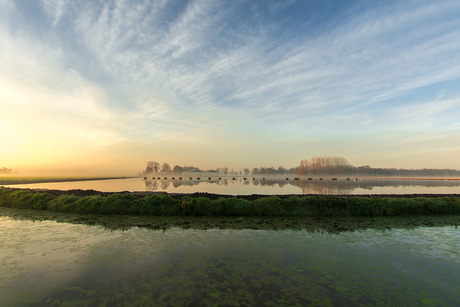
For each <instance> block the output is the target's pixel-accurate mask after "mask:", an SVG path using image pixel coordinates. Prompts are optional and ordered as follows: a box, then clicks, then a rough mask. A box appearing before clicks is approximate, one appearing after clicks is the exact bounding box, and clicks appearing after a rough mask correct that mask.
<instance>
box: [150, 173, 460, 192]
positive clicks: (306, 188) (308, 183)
mask: <svg viewBox="0 0 460 307" xmlns="http://www.w3.org/2000/svg"><path fill="white" fill-rule="evenodd" d="M202 182H206V183H208V184H217V185H221V186H228V185H234V184H241V182H242V183H243V185H245V186H249V185H251V184H252V185H254V187H255V191H254V193H257V187H265V186H278V187H279V188H283V187H285V186H286V185H294V186H296V187H298V188H299V189H300V190H301V191H302V192H301V193H302V194H324V195H327V194H333V195H346V194H351V193H352V192H353V191H354V190H355V189H358V188H359V189H365V190H372V189H373V188H375V187H395V188H398V187H410V186H421V187H458V186H460V181H459V180H450V181H445V180H407V179H401V180H394V179H391V180H388V179H362V180H359V181H353V180H345V179H344V178H339V179H338V180H331V178H324V180H318V179H312V180H308V179H307V178H301V179H300V180H291V179H290V180H286V178H285V177H284V178H265V179H263V177H257V176H256V177H255V179H254V180H253V179H252V178H248V179H247V180H244V179H239V180H232V179H227V178H222V179H221V180H177V179H176V180H158V179H154V180H150V179H148V180H145V189H146V190H148V191H156V190H166V189H168V188H169V187H170V186H171V184H172V185H173V187H174V188H178V187H180V186H195V185H198V184H200V183H202Z"/></svg>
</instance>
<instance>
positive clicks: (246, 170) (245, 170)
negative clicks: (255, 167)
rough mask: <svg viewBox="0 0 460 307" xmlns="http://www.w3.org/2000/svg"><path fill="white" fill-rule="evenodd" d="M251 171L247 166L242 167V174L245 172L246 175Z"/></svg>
mask: <svg viewBox="0 0 460 307" xmlns="http://www.w3.org/2000/svg"><path fill="white" fill-rule="evenodd" d="M250 172H251V171H250V170H249V168H244V169H243V174H245V175H246V176H247V175H249V173H250Z"/></svg>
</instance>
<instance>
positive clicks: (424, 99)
mask: <svg viewBox="0 0 460 307" xmlns="http://www.w3.org/2000/svg"><path fill="white" fill-rule="evenodd" d="M0 12H1V13H0V46H1V47H0V109H1V112H0V133H1V135H2V137H1V138H0V155H1V156H2V158H3V161H2V163H5V164H6V165H5V166H7V167H12V168H19V169H20V168H21V167H22V168H24V169H27V168H29V169H30V168H33V167H35V168H45V167H46V168H55V169H68V170H72V169H81V170H93V172H94V171H97V172H102V171H106V172H107V171H110V172H126V171H128V170H129V171H131V172H138V171H140V170H142V168H144V165H145V162H146V161H148V160H159V161H167V162H170V163H173V164H181V165H183V164H188V165H191V164H197V165H198V166H199V167H202V168H215V167H218V166H220V164H222V163H223V164H225V165H227V166H230V167H255V166H262V165H267V166H270V165H271V164H275V167H276V166H278V165H284V166H286V167H292V166H295V165H297V164H298V162H299V160H300V159H304V158H310V157H313V156H325V155H341V156H345V157H347V158H348V159H349V160H350V162H351V163H352V164H354V165H365V164H369V165H371V166H375V167H407V168H424V167H428V168H459V169H460V164H458V163H459V162H458V159H454V157H456V156H457V155H458V154H459V152H460V148H459V147H458V146H459V145H458V144H460V130H459V129H460V126H459V124H460V122H459V121H458V114H460V91H459V88H460V86H459V85H460V84H459V78H460V54H459V52H458V50H460V41H459V40H458V37H460V30H459V29H460V18H458V16H459V15H460V3H459V2H458V1H449V0H442V1H437V2H436V3H434V2H432V1H419V2H416V3H414V2H412V1H380V2H375V1H374V2H372V3H371V4H369V3H367V2H363V1H347V2H346V4H345V2H344V3H343V5H342V4H339V3H338V2H330V1H326V2H324V1H322V2H318V1H262V2H257V3H253V2H246V1H243V2H236V1H232V2H229V3H227V2H225V3H223V2H219V1H217V2H216V1H208V0H197V1H191V2H183V1H168V2H162V1H145V2H144V1H106V2H104V4H100V3H93V2H92V1H74V2H66V1H61V0H43V1H12V0H2V1H0ZM0 167H2V165H0Z"/></svg>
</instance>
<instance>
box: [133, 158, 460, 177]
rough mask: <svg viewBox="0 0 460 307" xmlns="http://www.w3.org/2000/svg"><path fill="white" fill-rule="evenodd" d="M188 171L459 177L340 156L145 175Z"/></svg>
mask: <svg viewBox="0 0 460 307" xmlns="http://www.w3.org/2000/svg"><path fill="white" fill-rule="evenodd" d="M187 172H207V173H216V174H220V175H229V176H231V175H235V176H238V175H246V176H248V175H253V176H257V175H283V174H290V175H296V176H299V177H314V176H356V177H358V176H360V177H460V171H459V170H455V169H428V168H424V169H400V168H399V169H398V168H372V167H370V166H369V165H364V166H353V165H352V164H351V163H350V162H349V161H348V160H347V159H346V158H344V157H339V156H329V157H313V158H311V159H304V160H301V161H300V165H298V166H296V167H292V168H285V167H283V166H279V167H278V168H274V167H254V168H253V169H252V170H251V169H249V168H242V169H239V170H235V169H229V168H228V167H218V168H216V169H208V170H201V169H200V168H198V167H196V166H179V165H175V166H174V167H171V166H170V165H169V164H168V163H166V162H164V163H158V162H155V161H149V162H147V166H146V168H145V170H144V171H143V172H142V174H143V175H149V174H167V175H169V174H184V173H187Z"/></svg>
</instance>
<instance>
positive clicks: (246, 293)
mask: <svg viewBox="0 0 460 307" xmlns="http://www.w3.org/2000/svg"><path fill="white" fill-rule="evenodd" d="M458 224H459V219H458V217H424V218H419V217H412V218H391V219H388V218H380V219H371V218H367V219H336V218H334V219H327V218H323V219H295V218H294V219H280V218H278V219H277V218H226V219H218V218H217V219H207V218H180V219H179V218H161V217H117V216H108V217H107V216H105V217H104V216H94V215H66V214H59V213H51V212H41V211H29V210H14V209H8V208H0V232H1V233H2V236H0V249H1V253H0V263H1V266H0V275H1V276H2V279H1V280H0V297H1V298H2V302H3V303H2V304H4V305H6V306H36V305H53V304H56V305H58V304H64V303H71V304H74V305H77V304H78V305H91V306H93V305H97V304H101V305H103V304H105V305H107V306H110V305H112V306H113V305H116V304H121V305H123V304H124V303H129V304H132V305H142V304H147V305H155V306H162V305H163V306H165V305H176V306H177V305H190V306H196V305H203V306H207V305H219V306H222V305H228V306H238V305H248V306H262V305H264V306H282V305H286V306H295V305H298V306H305V305H316V306H327V305H347V306H353V305H356V306H357V305H394V306H401V305H405V306H419V305H426V306H455V305H456V304H457V302H458V301H459V300H460V294H459V292H458V276H460V242H459V240H458V237H459V229H458Z"/></svg>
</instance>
